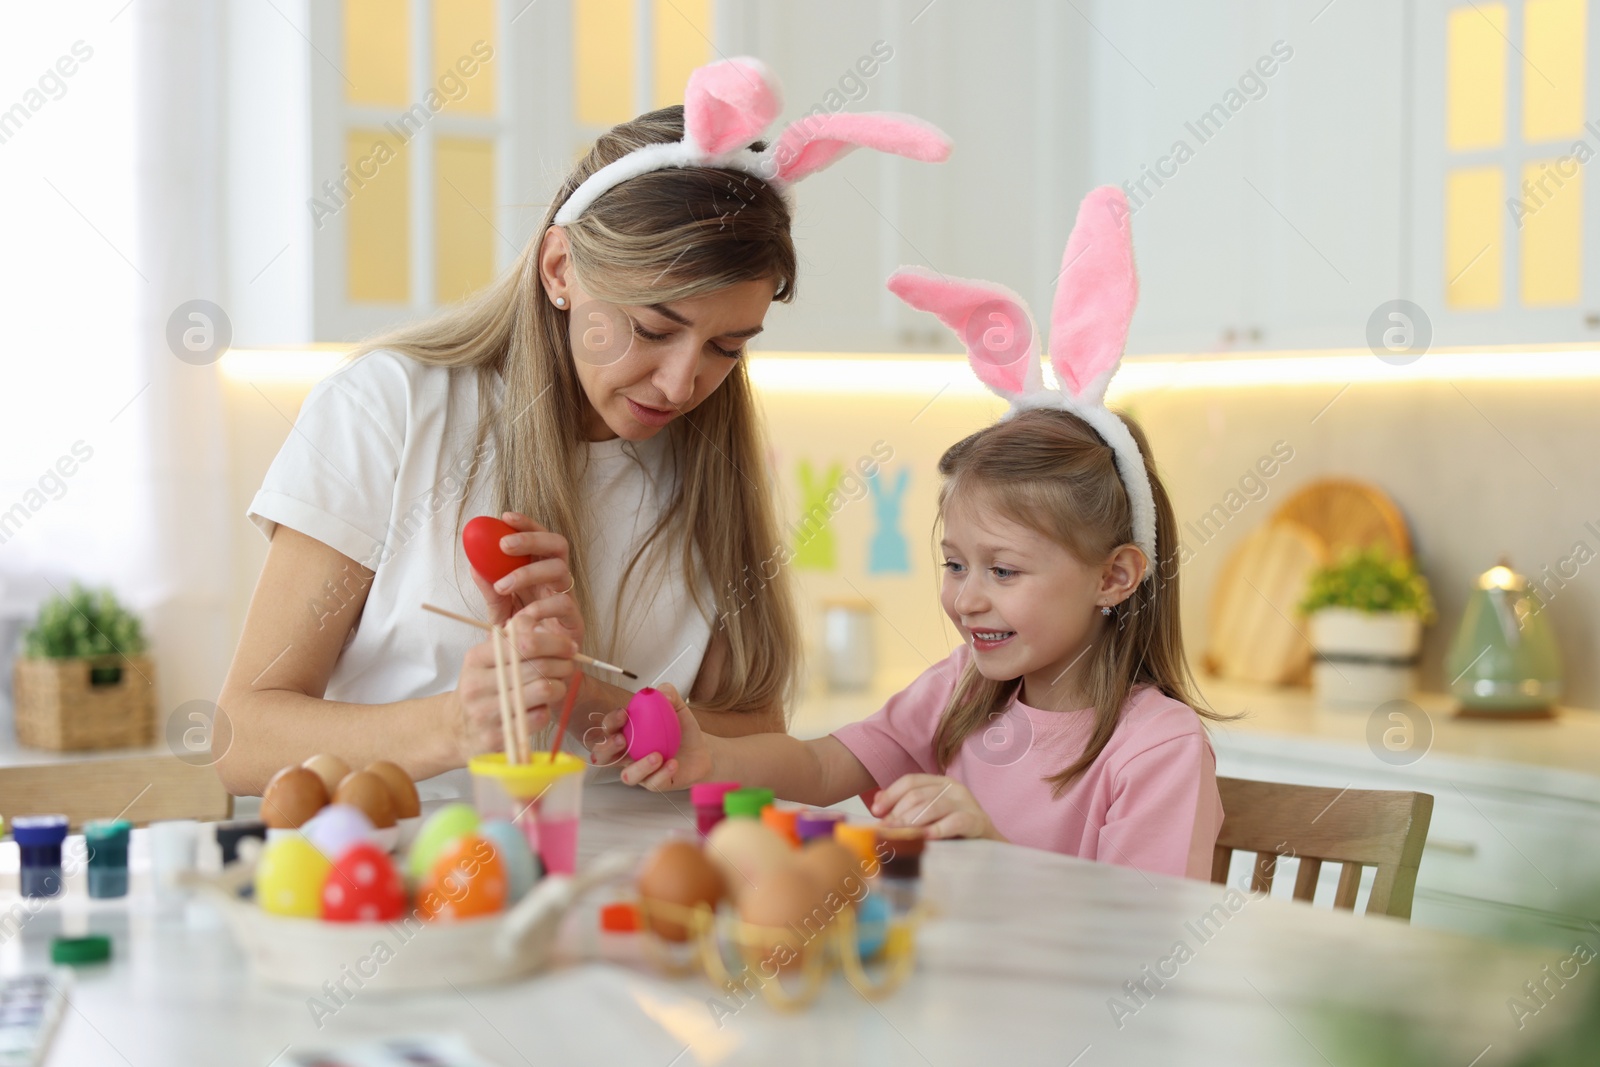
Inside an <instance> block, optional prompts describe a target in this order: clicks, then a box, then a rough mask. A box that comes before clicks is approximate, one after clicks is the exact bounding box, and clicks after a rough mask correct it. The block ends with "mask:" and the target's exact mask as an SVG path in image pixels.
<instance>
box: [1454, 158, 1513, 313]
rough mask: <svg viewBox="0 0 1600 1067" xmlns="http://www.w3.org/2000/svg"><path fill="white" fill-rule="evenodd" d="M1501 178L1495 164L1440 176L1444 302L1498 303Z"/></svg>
mask: <svg viewBox="0 0 1600 1067" xmlns="http://www.w3.org/2000/svg"><path fill="white" fill-rule="evenodd" d="M1504 190H1505V178H1504V177H1503V176H1502V174H1501V173H1500V169H1499V168H1498V167H1470V168H1464V169H1461V170H1453V171H1451V172H1450V173H1449V175H1448V176H1447V177H1446V179H1445V195H1444V278H1445V303H1447V304H1449V305H1450V306H1451V307H1456V308H1492V307H1498V306H1499V305H1500V277H1501V270H1502V265H1501V261H1502V259H1503V255H1502V252H1503V248H1502V245H1503V240H1502V238H1501V233H1502V232H1503V229H1504V227H1503V225H1502V219H1503V218H1504V216H1503V214H1502V212H1503V211H1504V210H1505V208H1504V202H1503V197H1504Z"/></svg>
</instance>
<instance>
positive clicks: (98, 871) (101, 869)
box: [83, 819, 133, 900]
mask: <svg viewBox="0 0 1600 1067" xmlns="http://www.w3.org/2000/svg"><path fill="white" fill-rule="evenodd" d="M132 832H133V823H131V822H129V821H128V820H127V819H95V820H94V821H93V822H87V823H84V825H83V844H84V847H85V849H87V850H88V853H89V895H90V896H91V897H94V898H95V899H97V900H110V899H112V898H114V897H125V896H127V895H128V835H129V834H131V833H132Z"/></svg>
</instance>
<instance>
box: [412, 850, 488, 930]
mask: <svg viewBox="0 0 1600 1067" xmlns="http://www.w3.org/2000/svg"><path fill="white" fill-rule="evenodd" d="M506 885H507V883H506V870H505V864H503V863H502V862H501V861H500V854H499V853H498V852H496V851H495V847H494V845H492V844H490V843H489V841H488V840H486V839H484V838H482V837H479V836H478V835H476V834H468V835H467V836H465V837H460V838H457V839H456V840H454V841H452V842H451V843H450V844H448V845H446V846H445V847H444V851H442V852H440V853H439V858H438V859H437V860H436V861H434V864H433V868H432V869H431V870H430V871H429V872H428V876H427V877H426V878H424V879H423V881H422V886H421V887H420V888H419V889H418V890H417V910H418V911H420V912H422V917H423V918H425V919H430V920H438V921H446V922H448V921H450V920H453V919H468V918H472V917H473V916H476V915H489V914H492V913H494V912H497V911H499V910H500V909H501V908H503V907H505V904H506Z"/></svg>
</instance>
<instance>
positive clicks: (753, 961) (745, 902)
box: [739, 862, 833, 967]
mask: <svg viewBox="0 0 1600 1067" xmlns="http://www.w3.org/2000/svg"><path fill="white" fill-rule="evenodd" d="M823 896H824V893H823V891H822V887H821V886H820V885H818V884H817V881H816V879H815V878H813V877H812V875H811V874H810V872H808V871H807V870H805V868H803V867H801V866H800V864H799V863H798V862H790V863H787V864H784V865H782V866H779V867H775V868H773V869H772V870H769V871H768V872H767V874H766V877H765V878H764V879H763V880H762V882H761V884H760V885H759V886H757V887H755V888H753V889H750V890H748V891H747V892H746V893H744V894H743V895H742V896H741V897H740V898H739V918H740V919H742V920H743V921H744V923H745V924H746V925H745V926H744V927H743V928H742V929H741V931H740V938H739V943H740V946H741V948H742V951H743V955H744V958H745V961H746V962H747V963H749V964H750V965H751V966H761V965H763V964H766V963H768V962H769V961H770V963H771V964H775V965H777V966H778V967H787V966H789V965H791V964H794V963H796V962H798V960H799V957H800V953H801V951H802V950H803V949H805V948H806V947H807V946H808V945H812V946H817V938H818V937H819V936H820V935H821V934H822V933H823V932H824V931H825V930H826V929H827V926H828V923H829V922H830V921H831V920H832V918H833V913H832V912H831V911H829V910H828V908H827V906H826V905H825V904H823V903H822V898H823ZM817 947H820V946H817Z"/></svg>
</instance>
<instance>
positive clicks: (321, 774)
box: [300, 752, 350, 797]
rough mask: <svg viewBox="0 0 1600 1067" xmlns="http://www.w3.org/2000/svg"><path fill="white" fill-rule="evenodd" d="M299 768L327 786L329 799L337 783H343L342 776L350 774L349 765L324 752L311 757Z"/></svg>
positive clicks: (336, 787) (337, 785) (337, 786)
mask: <svg viewBox="0 0 1600 1067" xmlns="http://www.w3.org/2000/svg"><path fill="white" fill-rule="evenodd" d="M300 766H302V767H304V768H305V769H306V770H308V771H311V772H312V773H313V774H315V775H316V776H317V777H318V778H321V779H322V784H323V785H325V786H327V788H328V795H329V796H330V797H331V796H333V791H334V790H335V789H338V788H339V783H340V782H342V781H344V776H345V775H347V774H349V773H350V764H348V763H346V762H345V761H344V760H342V759H340V758H339V757H338V756H330V755H328V754H327V753H326V752H320V753H318V754H317V755H315V756H312V757H311V758H310V759H308V760H306V761H305V762H304V763H302V764H300Z"/></svg>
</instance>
